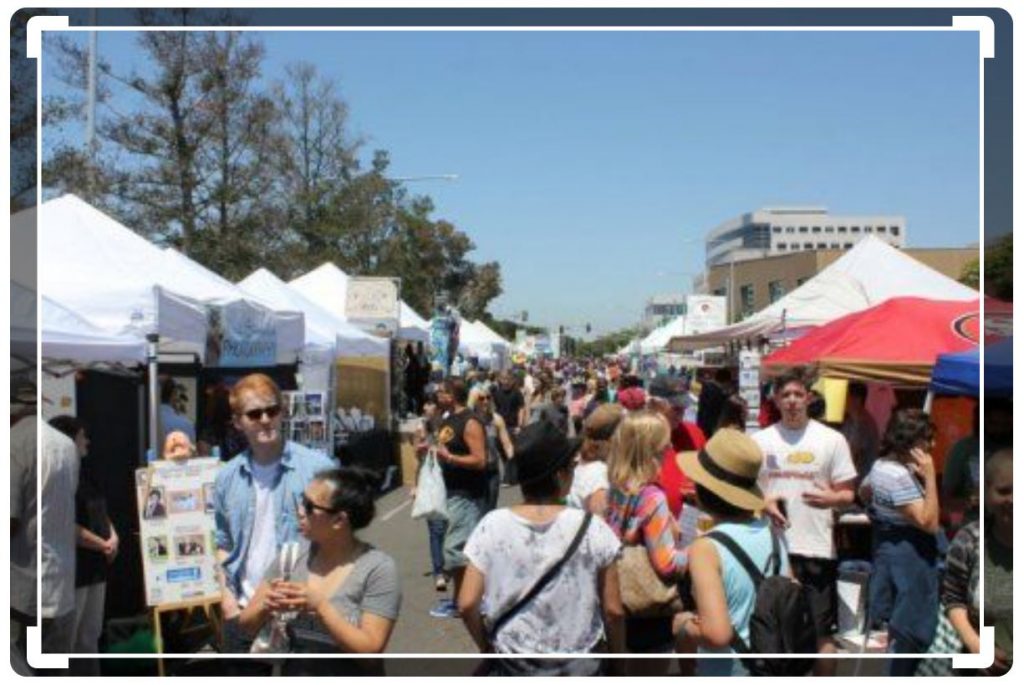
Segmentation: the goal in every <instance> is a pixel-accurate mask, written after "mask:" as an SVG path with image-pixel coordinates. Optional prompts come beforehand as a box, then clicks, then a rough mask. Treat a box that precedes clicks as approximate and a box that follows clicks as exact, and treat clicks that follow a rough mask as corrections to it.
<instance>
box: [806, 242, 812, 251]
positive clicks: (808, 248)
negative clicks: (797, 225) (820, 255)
mask: <svg viewBox="0 0 1024 685" xmlns="http://www.w3.org/2000/svg"><path fill="white" fill-rule="evenodd" d="M804 249H805V250H813V249H814V243H804Z"/></svg>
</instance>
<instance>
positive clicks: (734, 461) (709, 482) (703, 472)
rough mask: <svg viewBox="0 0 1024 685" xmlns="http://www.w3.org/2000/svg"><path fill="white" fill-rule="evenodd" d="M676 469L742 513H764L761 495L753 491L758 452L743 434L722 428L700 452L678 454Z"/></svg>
mask: <svg viewBox="0 0 1024 685" xmlns="http://www.w3.org/2000/svg"><path fill="white" fill-rule="evenodd" d="M677 459H678V460H679V461H678V463H679V467H680V468H681V469H682V470H683V473H685V474H686V475H687V476H689V478H690V480H692V481H693V482H695V483H698V484H699V485H702V486H704V487H705V488H707V489H708V490H710V491H711V492H713V493H714V494H716V495H718V496H719V497H720V498H722V499H723V500H725V501H726V502H728V503H729V504H732V505H733V506H736V507H739V508H740V509H744V510H746V511H760V510H762V509H764V495H763V494H762V493H761V489H760V488H759V487H757V476H758V473H760V471H761V462H762V461H763V459H764V458H763V457H762V455H761V448H760V447H758V446H757V443H756V442H754V441H753V440H751V439H750V438H749V437H747V435H746V434H744V433H742V432H740V431H738V430H735V429H732V428H723V429H722V430H720V431H718V432H717V433H715V435H714V436H713V437H712V438H711V439H710V440H708V443H707V445H705V446H704V449H703V450H701V451H700V452H680V453H679V456H678V457H677Z"/></svg>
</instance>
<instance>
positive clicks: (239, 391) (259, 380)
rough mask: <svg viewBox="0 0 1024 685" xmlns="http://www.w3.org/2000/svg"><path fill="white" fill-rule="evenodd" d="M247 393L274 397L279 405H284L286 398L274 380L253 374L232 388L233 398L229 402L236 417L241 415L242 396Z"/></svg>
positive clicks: (261, 374) (264, 375)
mask: <svg viewBox="0 0 1024 685" xmlns="http://www.w3.org/2000/svg"><path fill="white" fill-rule="evenodd" d="M247 392H255V393H264V394H269V395H273V396H274V401H275V402H277V403H278V404H279V405H282V404H284V396H283V395H282V394H281V388H279V387H278V386H277V383H275V382H274V379H273V378H271V377H270V376H268V375H266V374H264V373H251V374H249V375H248V376H246V377H245V378H243V379H242V380H240V381H238V382H237V383H235V387H233V388H231V396H230V397H229V400H228V401H229V402H230V403H231V412H232V413H233V414H235V415H237V414H239V413H241V410H242V395H244V394H245V393H247Z"/></svg>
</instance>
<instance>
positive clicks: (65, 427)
mask: <svg viewBox="0 0 1024 685" xmlns="http://www.w3.org/2000/svg"><path fill="white" fill-rule="evenodd" d="M49 424H50V426H51V427H53V428H56V429H57V430H59V431H60V432H61V433H63V434H64V435H66V436H68V437H69V438H71V439H72V440H74V439H75V438H77V437H78V432H79V431H84V430H85V429H86V428H85V421H83V420H82V419H80V418H78V417H77V416H69V415H68V414H61V415H60V416H54V417H53V418H52V419H50V421H49Z"/></svg>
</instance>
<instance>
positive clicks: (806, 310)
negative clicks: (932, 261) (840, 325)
mask: <svg viewBox="0 0 1024 685" xmlns="http://www.w3.org/2000/svg"><path fill="white" fill-rule="evenodd" d="M978 296H979V295H978V292H977V291H975V290H972V289H971V288H968V287H967V286H965V285H963V284H961V283H958V282H956V281H954V280H953V279H952V278H949V277H948V276H946V275H944V274H942V273H939V272H938V271H936V270H934V269H932V268H931V267H929V266H927V265H925V264H922V263H921V262H919V261H917V260H916V259H914V258H913V257H910V256H908V255H906V254H904V253H903V252H901V251H899V250H897V249H896V248H894V247H892V246H891V245H889V244H888V243H886V242H884V241H883V240H881V239H879V238H877V237H875V236H873V235H869V236H865V237H864V238H862V239H861V240H860V241H859V242H858V243H857V244H856V245H855V246H854V247H853V248H852V249H851V250H850V251H849V252H847V253H846V254H844V255H843V256H842V257H840V258H839V259H837V260H836V261H835V262H833V263H832V264H830V265H829V266H827V267H825V268H824V269H822V270H821V272H820V273H818V274H817V275H816V276H814V277H813V278H811V279H810V280H808V281H807V282H806V283H804V284H803V285H801V286H799V287H798V288H796V289H794V290H792V291H790V292H789V293H787V294H786V295H784V296H783V297H782V298H780V299H779V300H778V301H776V302H774V303H772V304H771V305H769V306H768V307H766V308H764V309H762V310H761V311H759V312H757V313H756V314H754V315H752V316H750V317H749V318H747V319H744V320H743V321H740V322H738V323H734V324H732V325H730V326H725V327H724V328H719V329H718V330H714V331H708V332H706V333H701V334H700V335H692V336H685V337H684V336H679V337H675V338H673V339H672V341H671V343H670V348H671V349H672V350H673V351H676V350H678V351H682V350H686V349H699V348H703V347H712V346H715V345H721V344H723V343H727V342H730V341H732V340H742V339H746V338H754V337H758V336H762V335H770V334H772V333H775V332H778V331H780V330H782V329H783V328H787V329H788V328H802V327H807V326H821V325H822V324H825V323H828V322H829V321H834V320H835V319H838V318H840V317H842V316H845V315H846V314H850V313H852V312H857V311H861V310H863V309H867V308H868V307H872V306H874V305H876V304H879V303H881V302H884V301H885V300H887V299H889V298H892V297H925V298H932V299H938V300H958V301H965V300H976V299H977V298H978Z"/></svg>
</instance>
